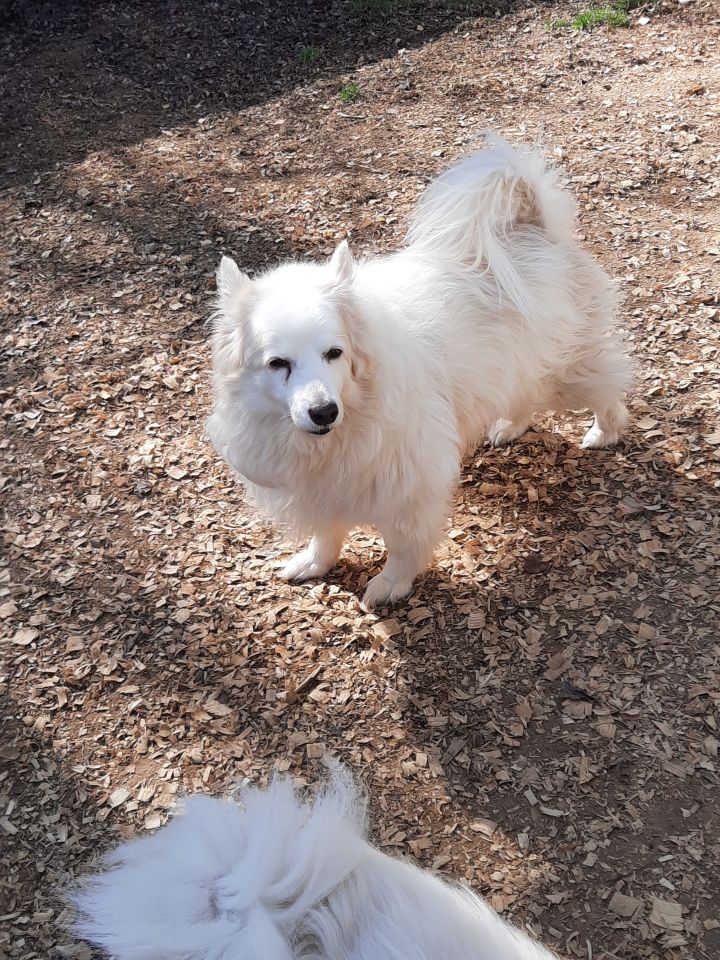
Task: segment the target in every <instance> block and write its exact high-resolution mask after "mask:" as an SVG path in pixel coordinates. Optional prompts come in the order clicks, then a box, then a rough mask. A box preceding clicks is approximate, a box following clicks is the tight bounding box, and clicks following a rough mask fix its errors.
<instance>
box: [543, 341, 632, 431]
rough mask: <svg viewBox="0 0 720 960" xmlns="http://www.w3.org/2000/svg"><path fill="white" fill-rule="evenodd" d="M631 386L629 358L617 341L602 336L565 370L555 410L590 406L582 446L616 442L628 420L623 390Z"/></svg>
mask: <svg viewBox="0 0 720 960" xmlns="http://www.w3.org/2000/svg"><path fill="white" fill-rule="evenodd" d="M631 386H632V374H631V371H630V361H629V360H628V358H627V356H626V355H625V353H624V352H623V350H622V348H621V346H620V344H619V343H617V342H615V341H613V340H605V341H603V342H602V343H600V344H598V347H597V349H596V350H595V351H594V352H593V353H591V354H588V355H586V356H585V357H583V359H582V360H581V361H580V362H578V363H577V365H576V366H574V367H573V368H572V369H571V370H569V371H566V374H565V377H564V382H563V383H562V384H561V386H560V387H559V390H558V397H559V399H558V403H557V404H556V405H555V408H556V409H557V410H563V409H564V410H579V409H582V408H584V407H590V409H591V410H592V411H593V413H594V415H595V420H594V422H593V425H592V426H591V427H590V429H589V430H588V431H587V433H586V434H585V436H584V437H583V440H582V443H581V446H582V447H584V448H585V449H599V448H602V447H610V446H612V445H613V444H614V443H617V441H618V439H619V438H620V434H621V433H622V431H623V428H624V427H625V425H626V423H627V421H628V411H627V407H626V406H625V402H624V396H625V393H626V392H627V391H628V390H629V389H630V387H631Z"/></svg>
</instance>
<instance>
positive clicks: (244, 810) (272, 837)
mask: <svg viewBox="0 0 720 960" xmlns="http://www.w3.org/2000/svg"><path fill="white" fill-rule="evenodd" d="M112 862H113V864H114V869H112V870H110V871H109V872H108V873H105V874H102V875H100V876H98V877H94V878H91V879H89V880H87V881H86V882H85V883H84V886H83V889H82V890H81V892H80V894H79V895H78V896H77V898H76V903H77V906H78V909H79V914H80V919H79V922H78V923H77V931H78V933H79V935H80V936H82V937H84V938H85V939H87V940H89V941H91V942H92V943H94V944H97V945H98V946H101V947H102V948H103V949H105V950H106V951H107V952H108V953H110V954H111V955H112V956H113V957H116V958H117V960H553V955H552V954H550V953H549V952H548V951H547V950H545V949H544V948H543V947H541V946H540V945H539V944H537V943H535V942H533V941H532V940H530V939H529V938H528V937H527V936H526V935H525V934H524V933H521V932H520V931H519V930H517V929H515V928H513V927H511V926H508V925H507V924H506V923H504V922H503V921H502V920H501V919H500V918H499V917H498V916H497V914H495V913H494V912H493V911H492V910H491V909H490V907H489V906H488V905H487V904H486V903H485V902H484V901H483V900H481V899H480V898H479V897H477V896H475V894H473V893H472V892H471V891H470V890H468V889H465V888H464V887H460V886H451V885H449V884H447V883H444V882H443V881H441V880H440V879H438V878H437V877H435V876H433V875H432V874H429V873H426V872H425V871H423V870H420V869H419V868H418V867H416V866H414V865H412V864H410V863H408V862H404V861H401V860H396V859H393V858H391V857H388V856H386V855H385V854H383V853H380V851H379V850H376V849H375V848H374V847H372V846H370V844H369V843H368V842H367V841H366V839H365V830H364V807H363V805H362V804H359V803H358V802H357V800H356V798H355V795H354V792H353V789H352V785H351V783H350V781H349V779H347V778H346V776H345V775H344V774H342V772H340V771H336V773H335V776H334V781H333V785H332V787H331V788H330V789H329V790H328V791H326V792H325V793H323V794H320V796H319V797H318V798H317V799H316V801H315V803H314V804H313V805H305V804H303V803H302V802H300V801H299V800H298V798H297V796H296V795H295V794H294V793H293V790H292V787H291V786H290V785H289V784H288V783H287V782H282V781H280V782H277V781H276V782H275V783H274V784H273V786H272V787H271V788H270V790H269V791H267V792H261V791H255V790H252V791H248V792H246V793H245V795H244V796H243V797H242V806H239V805H238V804H236V803H233V802H226V801H223V800H218V799H212V798H210V797H194V798H191V799H190V800H189V801H187V803H186V806H185V812H184V814H183V815H181V816H177V817H175V818H174V819H173V820H172V821H171V822H170V823H169V825H168V826H166V827H164V828H163V829H162V830H160V831H159V832H158V833H157V834H156V835H155V836H153V837H149V838H144V839H141V840H135V841H131V842H130V843H127V844H125V845H124V846H121V847H120V848H119V849H118V850H116V851H115V853H114V854H113V855H112Z"/></svg>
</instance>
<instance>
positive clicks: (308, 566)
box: [280, 547, 332, 581]
mask: <svg viewBox="0 0 720 960" xmlns="http://www.w3.org/2000/svg"><path fill="white" fill-rule="evenodd" d="M331 566H332V564H328V563H323V562H322V561H321V560H320V559H319V558H318V556H317V554H316V552H315V551H314V550H313V549H312V547H306V548H305V550H301V551H300V553H296V554H295V556H294V557H291V558H290V560H288V562H287V563H286V564H284V565H283V566H282V567H281V568H280V576H281V577H282V578H283V580H296V581H300V580H310V579H311V578H312V577H322V576H323V575H324V574H326V573H327V572H328V570H329V569H330V567H331Z"/></svg>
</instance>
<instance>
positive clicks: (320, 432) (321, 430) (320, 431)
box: [308, 427, 332, 437]
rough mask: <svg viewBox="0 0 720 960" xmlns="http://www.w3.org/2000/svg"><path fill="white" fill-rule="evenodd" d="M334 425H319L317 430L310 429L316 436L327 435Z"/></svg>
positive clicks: (309, 431)
mask: <svg viewBox="0 0 720 960" xmlns="http://www.w3.org/2000/svg"><path fill="white" fill-rule="evenodd" d="M331 430H332V427H318V428H317V429H316V430H308V433H311V434H312V435H313V436H314V437H325V436H327V435H328V433H330V431H331Z"/></svg>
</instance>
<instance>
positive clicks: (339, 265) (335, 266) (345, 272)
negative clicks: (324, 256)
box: [330, 240, 356, 287]
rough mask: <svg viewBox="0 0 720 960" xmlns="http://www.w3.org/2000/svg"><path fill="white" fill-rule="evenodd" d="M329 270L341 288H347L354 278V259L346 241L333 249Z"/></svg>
mask: <svg viewBox="0 0 720 960" xmlns="http://www.w3.org/2000/svg"><path fill="white" fill-rule="evenodd" d="M330 269H331V270H332V271H333V273H334V275H335V282H336V283H338V284H339V285H341V286H344V287H345V286H349V285H350V284H351V283H352V282H353V279H354V278H355V269H356V264H355V257H353V255H352V250H351V249H350V245H349V244H348V242H347V240H343V242H342V243H339V244H338V245H337V247H335V253H333V255H332V257H331V258H330Z"/></svg>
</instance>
